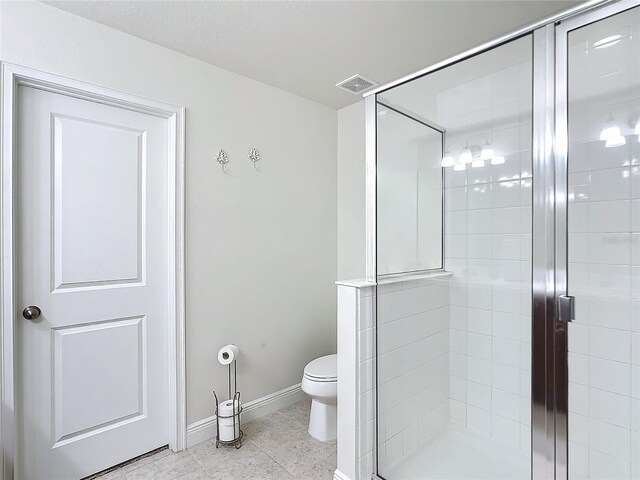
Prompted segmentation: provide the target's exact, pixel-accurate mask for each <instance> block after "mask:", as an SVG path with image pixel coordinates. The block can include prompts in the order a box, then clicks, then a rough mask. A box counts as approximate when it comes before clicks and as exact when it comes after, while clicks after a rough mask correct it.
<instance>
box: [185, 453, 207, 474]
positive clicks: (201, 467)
mask: <svg viewBox="0 0 640 480" xmlns="http://www.w3.org/2000/svg"><path fill="white" fill-rule="evenodd" d="M185 450H186V451H187V452H189V455H191V458H193V460H194V461H195V462H196V464H197V465H198V466H199V467H200V469H201V470H202V471H203V472H204V475H205V477H207V478H208V479H209V480H213V479H212V478H211V475H209V471H208V470H207V469H206V468H204V465H202V464H201V463H200V462H199V461H198V457H196V456H195V455H194V454H193V452H192V451H191V450H189V449H188V448H185Z"/></svg>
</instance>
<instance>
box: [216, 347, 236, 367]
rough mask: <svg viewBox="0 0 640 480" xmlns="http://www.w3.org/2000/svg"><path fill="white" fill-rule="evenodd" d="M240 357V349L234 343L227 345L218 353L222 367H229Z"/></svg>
mask: <svg viewBox="0 0 640 480" xmlns="http://www.w3.org/2000/svg"><path fill="white" fill-rule="evenodd" d="M237 357H238V347H236V346H235V345H234V344H233V343H230V344H229V345H225V346H224V347H222V348H221V349H220V351H219V352H218V361H219V362H220V364H221V365H229V364H230V363H231V362H233V361H235V359H236V358H237Z"/></svg>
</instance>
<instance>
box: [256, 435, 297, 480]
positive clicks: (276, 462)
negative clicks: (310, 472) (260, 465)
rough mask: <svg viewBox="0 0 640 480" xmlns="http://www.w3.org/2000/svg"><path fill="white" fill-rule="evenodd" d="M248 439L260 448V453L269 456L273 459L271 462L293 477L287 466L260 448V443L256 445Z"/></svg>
mask: <svg viewBox="0 0 640 480" xmlns="http://www.w3.org/2000/svg"><path fill="white" fill-rule="evenodd" d="M249 441H250V442H251V443H253V445H254V446H255V447H256V448H257V449H258V450H260V451H261V452H262V453H264V454H265V455H266V456H267V457H269V458H270V459H271V460H273V463H275V464H276V465H280V468H282V469H283V470H284V471H285V472H287V473H288V474H289V475H291V476H292V477H293V478H295V476H294V475H293V473H291V472H290V471H289V470H287V468H286V467H285V466H284V465H282V464H281V463H280V462H279V461H278V460H276V459H275V458H273V457H272V456H271V455H269V452H265V451H264V450H263V449H262V448H260V445H258V444H257V443H256V442H254V441H252V440H251V439H249Z"/></svg>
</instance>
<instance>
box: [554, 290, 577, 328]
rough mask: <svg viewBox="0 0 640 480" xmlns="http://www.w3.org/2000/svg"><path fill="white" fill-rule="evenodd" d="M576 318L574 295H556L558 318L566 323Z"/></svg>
mask: <svg viewBox="0 0 640 480" xmlns="http://www.w3.org/2000/svg"><path fill="white" fill-rule="evenodd" d="M575 318H576V297H573V296H571V295H560V296H559V297H558V320H559V321H560V322H565V323H568V322H570V321H572V320H575Z"/></svg>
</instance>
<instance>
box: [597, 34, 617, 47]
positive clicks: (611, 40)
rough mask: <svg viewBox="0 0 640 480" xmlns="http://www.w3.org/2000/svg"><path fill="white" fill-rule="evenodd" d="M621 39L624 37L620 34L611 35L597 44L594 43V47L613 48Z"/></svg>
mask: <svg viewBox="0 0 640 480" xmlns="http://www.w3.org/2000/svg"><path fill="white" fill-rule="evenodd" d="M621 38H622V35H619V34H618V35H610V36H608V37H604V38H601V39H600V40H598V41H597V42H594V43H593V46H594V47H595V48H607V47H611V46H613V45H615V44H616V43H618V42H619V41H620V39H621Z"/></svg>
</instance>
